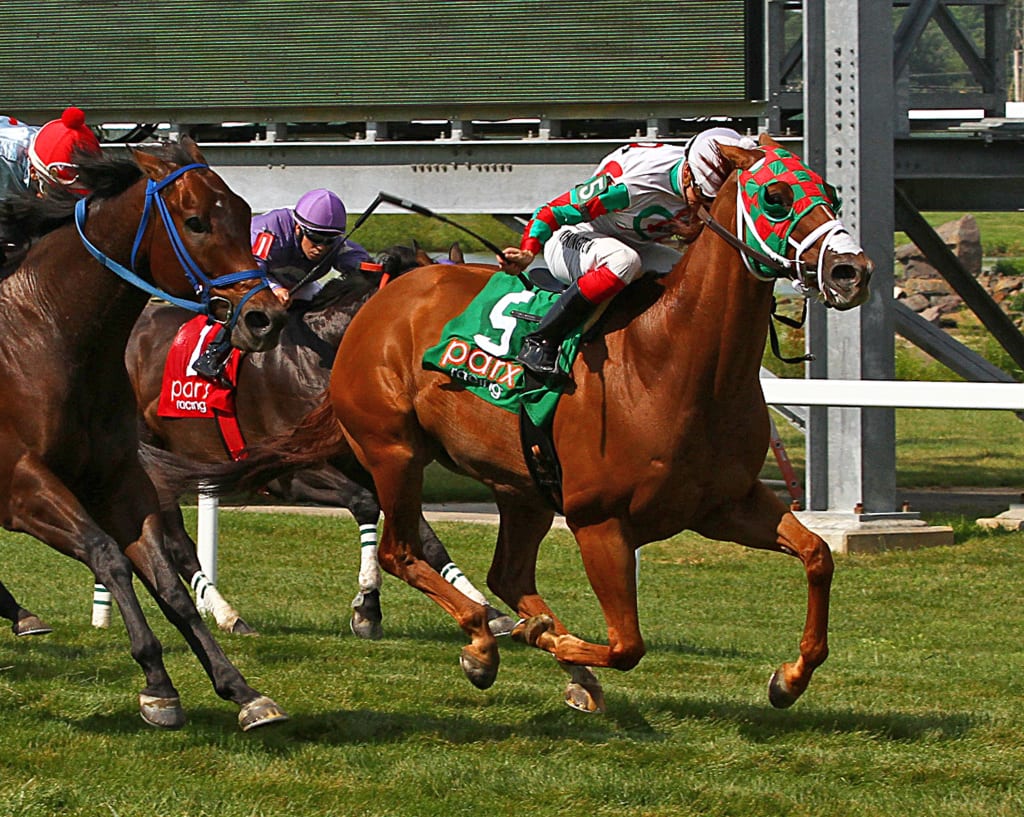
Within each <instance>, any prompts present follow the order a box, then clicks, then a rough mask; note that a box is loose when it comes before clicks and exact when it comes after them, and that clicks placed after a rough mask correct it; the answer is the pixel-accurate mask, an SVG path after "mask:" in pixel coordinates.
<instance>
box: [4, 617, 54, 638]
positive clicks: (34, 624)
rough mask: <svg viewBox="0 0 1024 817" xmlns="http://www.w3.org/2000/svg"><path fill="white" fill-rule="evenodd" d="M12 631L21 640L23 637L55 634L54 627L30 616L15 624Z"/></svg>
mask: <svg viewBox="0 0 1024 817" xmlns="http://www.w3.org/2000/svg"><path fill="white" fill-rule="evenodd" d="M11 630H12V631H13V632H14V634H15V635H16V636H18V637H19V638H20V637H21V636H23V635H46V634H47V633H52V632H53V627H51V626H50V625H49V624H47V623H46V622H45V621H43V620H42V619H41V618H39V616H36V615H28V616H25V617H24V618H20V619H18V620H17V621H16V622H14V626H13V627H11Z"/></svg>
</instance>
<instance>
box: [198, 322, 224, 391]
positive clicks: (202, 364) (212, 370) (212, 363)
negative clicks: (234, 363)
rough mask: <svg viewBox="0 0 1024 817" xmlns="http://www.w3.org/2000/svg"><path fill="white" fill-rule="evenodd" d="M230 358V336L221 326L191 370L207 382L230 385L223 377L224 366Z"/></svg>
mask: <svg viewBox="0 0 1024 817" xmlns="http://www.w3.org/2000/svg"><path fill="white" fill-rule="evenodd" d="M230 356H231V335H230V334H229V333H228V331H227V330H226V329H225V328H224V327H223V326H222V327H220V328H219V329H218V330H217V334H216V335H214V338H213V340H211V341H210V343H209V345H208V346H207V347H206V351H204V352H203V353H202V354H201V355H200V356H199V357H197V358H196V362H195V363H193V364H192V368H193V369H195V370H196V373H197V374H199V375H201V376H202V377H205V378H206V379H207V380H213V381H214V382H219V383H223V384H225V385H230V384H229V383H227V380H226V379H225V377H224V364H226V363H227V362H228V357H230Z"/></svg>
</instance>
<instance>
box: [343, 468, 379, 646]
mask: <svg viewBox="0 0 1024 817" xmlns="http://www.w3.org/2000/svg"><path fill="white" fill-rule="evenodd" d="M356 490H357V491H359V492H361V493H364V494H366V496H365V497H353V498H352V499H351V500H350V501H349V502H348V503H347V507H348V509H349V511H351V513H352V516H353V517H354V518H355V520H356V524H357V525H359V592H358V593H356V596H355V598H354V599H352V618H351V619H350V620H349V629H351V630H352V634H353V635H355V636H358V637H359V638H365V639H368V640H372V641H376V640H378V639H381V638H383V637H384V614H383V612H382V610H381V606H380V585H381V575H380V564H379V563H378V561H377V521H378V519H379V518H380V506H379V505H377V502H376V500H375V499H373V497H372V495H371V494H370V493H369V491H365V490H364V489H362V488H357V489H356Z"/></svg>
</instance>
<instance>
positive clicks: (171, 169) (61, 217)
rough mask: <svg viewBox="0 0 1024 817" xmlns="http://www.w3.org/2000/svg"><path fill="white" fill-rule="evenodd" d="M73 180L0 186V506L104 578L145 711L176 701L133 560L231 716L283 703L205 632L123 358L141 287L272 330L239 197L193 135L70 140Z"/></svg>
mask: <svg viewBox="0 0 1024 817" xmlns="http://www.w3.org/2000/svg"><path fill="white" fill-rule="evenodd" d="M81 179H82V181H83V183H84V184H85V185H86V186H87V187H88V188H89V189H91V190H93V191H94V192H93V194H92V195H90V196H89V198H88V199H82V200H79V201H78V202H77V203H76V202H74V201H72V200H70V199H67V198H64V197H61V198H57V199H47V200H42V199H36V198H34V197H32V196H25V197H23V198H17V199H9V200H7V201H5V202H4V206H3V212H2V214H0V223H2V226H3V227H4V228H5V232H6V233H9V234H16V235H20V236H22V237H25V238H35V239H36V241H35V243H34V244H33V245H32V247H31V248H30V249H29V250H28V253H27V254H26V255H25V256H24V258H23V259H22V260H21V263H20V265H19V266H18V267H17V268H16V269H15V270H14V271H13V272H12V273H11V274H10V275H9V276H8V277H6V278H5V279H4V280H3V281H2V282H0V346H2V348H3V351H4V353H3V356H2V358H0V379H2V382H3V384H4V387H3V390H2V393H0V451H3V455H2V457H0V521H2V523H3V526H4V527H5V528H7V529H8V530H12V531H19V532H23V533H28V534H31V535H32V536H34V537H36V538H37V539H40V540H41V541H43V542H45V543H46V544H48V545H50V546H51V547H53V548H55V549H56V550H58V551H60V552H61V553H64V554H65V555H67V556H70V557H72V558H74V559H78V560H79V561H81V562H83V563H84V564H86V565H87V566H88V567H89V568H90V569H91V570H92V572H93V573H94V575H95V577H96V580H97V581H99V582H102V583H103V584H104V585H106V587H107V588H109V589H110V591H111V593H112V595H113V597H114V599H115V600H116V601H117V605H118V608H119V609H120V611H121V615H122V617H123V618H124V622H125V626H126V628H127V631H128V637H129V640H130V642H131V654H132V656H133V657H134V658H135V660H136V661H138V663H139V665H140V666H141V667H142V670H143V673H144V674H145V678H146V685H145V687H144V688H143V689H142V691H141V693H140V694H139V707H140V711H141V714H142V717H143V719H144V720H145V721H146V722H147V723H150V724H152V725H154V726H160V727H166V728H177V727H180V726H181V725H182V724H183V723H184V721H185V716H184V712H183V710H182V708H181V703H180V700H179V697H178V692H177V691H176V689H175V687H174V685H173V683H172V682H171V679H170V677H169V675H168V673H167V670H166V668H165V667H164V663H163V659H162V647H161V645H160V642H159V641H158V640H157V639H156V637H155V636H154V634H153V631H152V630H151V629H150V626H149V624H148V623H147V622H146V619H145V617H144V615H143V612H142V608H141V606H140V604H139V599H138V597H137V596H136V595H135V590H134V588H133V579H132V576H133V573H134V575H136V576H138V578H139V580H140V581H141V582H142V584H143V585H144V586H145V587H146V589H147V590H148V591H149V592H150V593H151V594H152V595H153V596H154V598H155V599H156V600H157V602H158V604H159V606H160V609H161V611H162V612H163V613H164V615H165V616H166V617H167V619H168V620H169V621H170V622H171V623H173V624H174V626H175V627H177V628H178V630H180V632H181V633H182V635H183V637H184V638H185V640H186V641H187V642H188V644H189V646H190V647H191V648H192V650H193V652H194V653H195V654H196V656H197V658H198V659H199V661H200V663H201V664H202V665H203V668H204V669H205V670H206V672H207V674H208V675H209V677H210V679H211V681H212V682H213V686H214V689H215V690H216V692H217V694H218V695H220V696H221V697H222V698H224V699H225V700H229V701H232V702H233V703H235V704H236V705H238V707H240V712H239V716H238V718H239V724H240V725H241V727H242V728H243V729H250V728H252V727H254V726H259V725H262V724H265V723H271V722H273V721H277V720H282V719H284V718H285V717H286V715H285V714H284V712H283V711H282V710H281V709H280V707H278V706H277V704H276V703H275V702H274V701H273V700H271V699H270V698H268V697H266V696H264V695H261V694H260V693H259V692H257V691H256V690H255V689H253V688H252V687H251V686H250V685H249V684H248V683H247V682H246V680H245V678H244V677H243V676H242V674H241V673H240V672H239V671H238V669H237V668H236V667H235V666H234V665H233V664H232V663H231V661H230V660H229V659H228V658H227V656H226V655H225V654H224V652H223V650H222V649H221V648H220V646H219V645H218V644H217V642H216V640H215V639H214V638H213V636H212V635H211V633H210V631H209V630H208V628H207V627H206V625H205V624H204V623H203V620H202V618H201V617H200V615H199V613H198V612H197V610H196V608H195V605H194V604H193V603H192V599H191V597H190V596H189V593H188V590H187V588H186V587H185V586H184V585H183V584H182V583H181V582H180V581H179V579H178V576H177V574H176V572H175V570H174V567H173V565H172V563H171V561H170V559H169V557H168V554H167V552H166V550H165V549H164V545H163V531H162V522H161V515H160V508H159V504H158V501H157V495H156V492H155V490H154V488H153V486H152V484H151V482H150V481H149V479H148V478H147V476H146V474H145V471H143V469H142V466H141V464H140V462H139V459H138V436H137V431H136V403H135V399H134V397H133V394H132V389H131V384H130V383H129V382H128V376H127V373H126V372H125V368H124V350H125V345H126V344H127V342H128V336H129V334H130V332H131V330H132V326H133V325H134V323H135V320H136V318H138V316H139V314H140V313H141V312H142V309H143V307H144V306H145V304H146V301H147V299H148V297H149V296H150V295H151V294H159V295H161V296H163V297H166V298H168V299H170V300H172V301H174V302H176V303H180V304H182V305H188V306H189V308H191V309H193V310H194V311H197V312H204V313H206V314H210V315H212V316H214V317H215V318H217V319H219V320H221V321H223V322H224V323H225V324H226V325H227V326H229V327H230V328H231V329H232V335H231V337H232V342H233V343H234V344H235V345H237V346H238V347H239V348H243V349H247V350H250V351H260V350H264V349H268V348H270V347H271V346H273V345H274V344H275V343H276V342H277V338H278V335H279V333H280V329H281V327H282V326H283V324H284V317H285V315H284V310H283V308H282V307H281V306H280V304H279V303H278V301H277V299H276V298H275V297H274V296H273V295H272V294H271V292H270V290H269V288H268V282H267V280H266V278H265V276H263V275H262V274H261V273H260V272H259V271H258V270H255V269H253V259H252V253H251V252H250V248H249V219H250V210H249V206H248V205H247V204H246V203H245V202H244V201H243V200H242V199H241V198H240V197H239V196H237V195H236V194H235V193H233V192H232V191H231V190H230V189H229V188H228V187H227V185H225V183H224V181H223V180H222V179H221V178H220V177H219V176H218V175H217V174H216V173H214V172H213V171H212V170H211V169H210V168H209V167H208V166H207V165H206V162H205V160H204V159H203V156H202V154H201V153H200V152H199V150H198V148H197V147H196V145H195V143H194V142H192V141H191V140H190V139H184V140H182V142H181V144H180V145H168V146H165V147H164V148H162V149H157V150H154V151H152V152H150V151H146V152H143V151H141V150H137V151H134V152H132V153H131V154H130V156H124V157H115V156H104V157H96V158H85V157H82V158H81ZM0 602H2V605H3V609H2V611H0V612H3V614H4V615H7V616H9V617H10V618H11V619H12V620H13V621H14V629H15V632H16V633H20V632H25V631H28V632H31V631H32V630H33V629H37V627H36V625H37V623H38V619H35V618H34V617H32V616H31V615H30V614H28V613H27V611H25V610H24V609H22V608H21V607H20V606H19V605H18V604H17V602H15V601H14V599H13V598H12V597H11V596H10V593H8V592H7V591H6V589H4V590H3V592H2V593H0ZM22 623H24V624H25V627H24V628H22V627H20V626H19V625H20V624H22Z"/></svg>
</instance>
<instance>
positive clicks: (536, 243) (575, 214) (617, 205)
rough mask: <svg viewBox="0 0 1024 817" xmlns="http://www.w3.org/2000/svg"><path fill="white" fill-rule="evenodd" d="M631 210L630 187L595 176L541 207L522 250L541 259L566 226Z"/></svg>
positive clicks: (533, 220) (524, 233)
mask: <svg viewBox="0 0 1024 817" xmlns="http://www.w3.org/2000/svg"><path fill="white" fill-rule="evenodd" d="M628 206H629V191H628V190H627V189H626V185H624V184H622V183H621V182H619V183H616V182H615V180H614V179H613V178H612V177H611V176H608V175H604V174H602V175H599V176H594V178H592V179H588V180H587V181H585V182H584V183H583V184H580V185H577V186H576V187H574V188H573V189H572V190H570V191H569V192H568V193H563V194H562V195H561V196H559V197H558V198H557V199H553V200H552V201H549V202H548V203H547V204H545V205H544V206H543V207H540V208H539V209H538V210H537V211H536V212H535V213H534V214H533V217H532V218H531V219H530V220H529V222H527V224H526V228H525V229H524V230H523V239H522V241H521V242H520V244H519V246H520V248H521V249H524V250H529V251H530V252H532V253H533V254H534V255H538V254H539V253H540V251H541V249H542V248H543V246H544V243H545V242H546V241H547V240H548V239H549V238H551V235H552V233H554V232H555V230H557V229H558V228H559V227H563V226H565V225H566V224H580V223H582V222H584V221H593V220H594V219H595V218H597V217H598V216H601V215H604V214H605V213H611V212H614V211H615V210H623V209H625V208H626V207H628Z"/></svg>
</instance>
